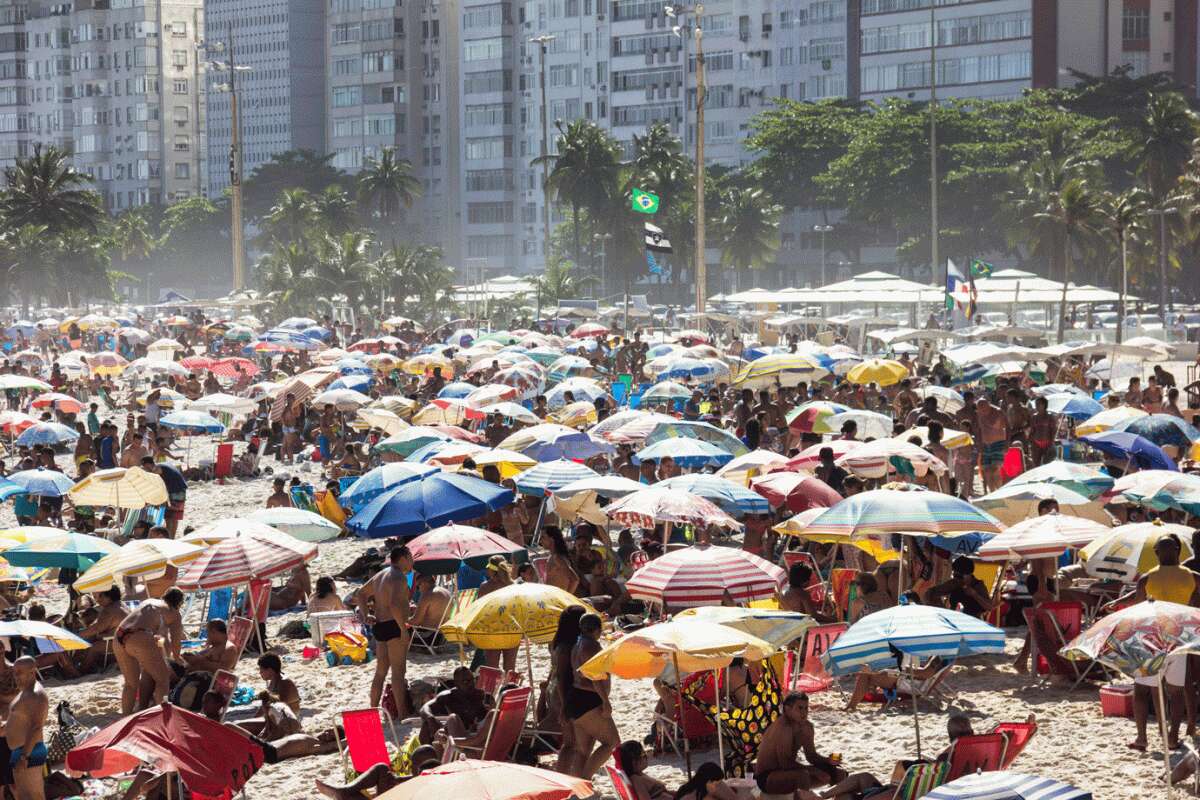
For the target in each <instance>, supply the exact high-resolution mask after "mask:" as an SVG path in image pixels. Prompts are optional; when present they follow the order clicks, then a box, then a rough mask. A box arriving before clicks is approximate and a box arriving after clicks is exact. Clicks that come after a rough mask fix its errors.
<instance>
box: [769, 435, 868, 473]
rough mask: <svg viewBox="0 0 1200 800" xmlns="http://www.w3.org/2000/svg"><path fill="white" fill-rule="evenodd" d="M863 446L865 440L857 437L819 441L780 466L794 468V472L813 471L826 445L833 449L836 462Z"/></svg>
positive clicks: (818, 463)
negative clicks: (858, 439) (861, 440)
mask: <svg viewBox="0 0 1200 800" xmlns="http://www.w3.org/2000/svg"><path fill="white" fill-rule="evenodd" d="M862 446H863V442H860V441H857V440H855V439H834V440H833V441H832V442H819V443H817V444H814V445H809V446H808V447H806V448H804V449H803V450H801V451H800V452H799V453H797V454H796V455H795V456H793V457H792V458H790V459H785V460H784V462H783V464H782V465H780V466H779V468H780V469H786V470H792V471H793V472H794V471H797V470H802V471H808V472H812V471H813V470H815V469H816V468H817V467H819V466H820V465H821V451H822V450H824V449H825V448H826V447H828V448H829V449H830V450H832V451H833V458H834V461H835V462H836V460H837V459H839V458H841V457H842V456H844V455H846V454H847V453H849V452H851V451H853V450H856V449H858V448H859V447H862Z"/></svg>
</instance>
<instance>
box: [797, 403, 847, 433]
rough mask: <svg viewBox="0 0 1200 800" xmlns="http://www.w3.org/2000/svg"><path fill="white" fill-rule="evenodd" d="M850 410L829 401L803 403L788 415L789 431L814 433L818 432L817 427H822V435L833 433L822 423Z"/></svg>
mask: <svg viewBox="0 0 1200 800" xmlns="http://www.w3.org/2000/svg"><path fill="white" fill-rule="evenodd" d="M850 410H851V409H850V406H844V405H842V404H841V403H831V402H830V401H828V400H813V401H811V402H808V403H802V404H800V405H798V406H796V407H795V408H793V409H792V410H791V411H789V412H788V413H787V415H786V419H787V423H788V429H789V430H792V431H795V432H796V433H813V432H815V431H817V430H818V428H817V426H818V425H820V431H821V432H822V433H832V432H833V431H832V429H830V428H829V427H828V426H826V425H822V424H821V423H822V422H823V421H824V420H826V419H827V418H829V417H832V416H833V415H834V414H842V413H845V412H847V411H850Z"/></svg>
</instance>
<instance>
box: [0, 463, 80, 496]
mask: <svg viewBox="0 0 1200 800" xmlns="http://www.w3.org/2000/svg"><path fill="white" fill-rule="evenodd" d="M8 480H9V481H11V482H12V483H15V484H17V485H18V486H20V487H21V488H22V489H24V490H25V491H27V492H29V494H36V495H38V496H39V497H62V496H63V495H65V494H66V493H67V492H69V491H71V487H72V486H74V485H75V481H73V480H71V479H70V478H68V477H67V476H66V475H64V474H63V473H61V472H58V471H57V470H53V469H46V468H45V467H38V468H37V469H26V470H22V471H20V472H14V473H13V474H11V475H9V476H8Z"/></svg>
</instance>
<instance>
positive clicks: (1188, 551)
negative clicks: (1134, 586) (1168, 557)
mask: <svg viewBox="0 0 1200 800" xmlns="http://www.w3.org/2000/svg"><path fill="white" fill-rule="evenodd" d="M1168 533H1173V534H1175V535H1176V536H1178V537H1179V543H1180V546H1181V547H1182V553H1181V556H1180V558H1181V560H1185V559H1188V558H1191V557H1192V548H1191V544H1190V542H1191V538H1192V529H1191V528H1190V527H1188V526H1187V525H1171V524H1166V523H1163V522H1161V521H1159V520H1155V521H1154V522H1134V523H1131V524H1128V525H1119V526H1117V527H1115V528H1113V529H1112V530H1110V531H1108V533H1106V534H1105V535H1103V536H1100V537H1098V538H1097V539H1095V540H1093V541H1092V543H1091V544H1089V545H1087V546H1086V547H1084V548H1083V549H1082V550H1080V551H1079V560H1080V562H1081V563H1082V564H1083V568H1084V569H1085V570H1086V571H1087V573H1088V574H1089V575H1092V576H1095V577H1097V578H1107V579H1109V580H1114V579H1115V580H1119V581H1122V582H1124V583H1132V582H1133V581H1134V580H1135V579H1136V578H1137V576H1138V575H1145V574H1146V573H1147V572H1149V571H1150V570H1152V569H1153V568H1154V567H1157V566H1158V556H1156V555H1155V554H1154V545H1155V544H1157V543H1158V540H1159V539H1160V538H1162V537H1163V536H1166V535H1167V534H1168Z"/></svg>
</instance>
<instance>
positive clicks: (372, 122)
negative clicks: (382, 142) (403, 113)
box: [363, 114, 396, 136]
mask: <svg viewBox="0 0 1200 800" xmlns="http://www.w3.org/2000/svg"><path fill="white" fill-rule="evenodd" d="M363 124H365V125H366V129H367V135H368V136H395V135H396V116H395V115H394V114H371V115H369V116H368V117H367V118H366V119H365V120H364V122H363Z"/></svg>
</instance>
